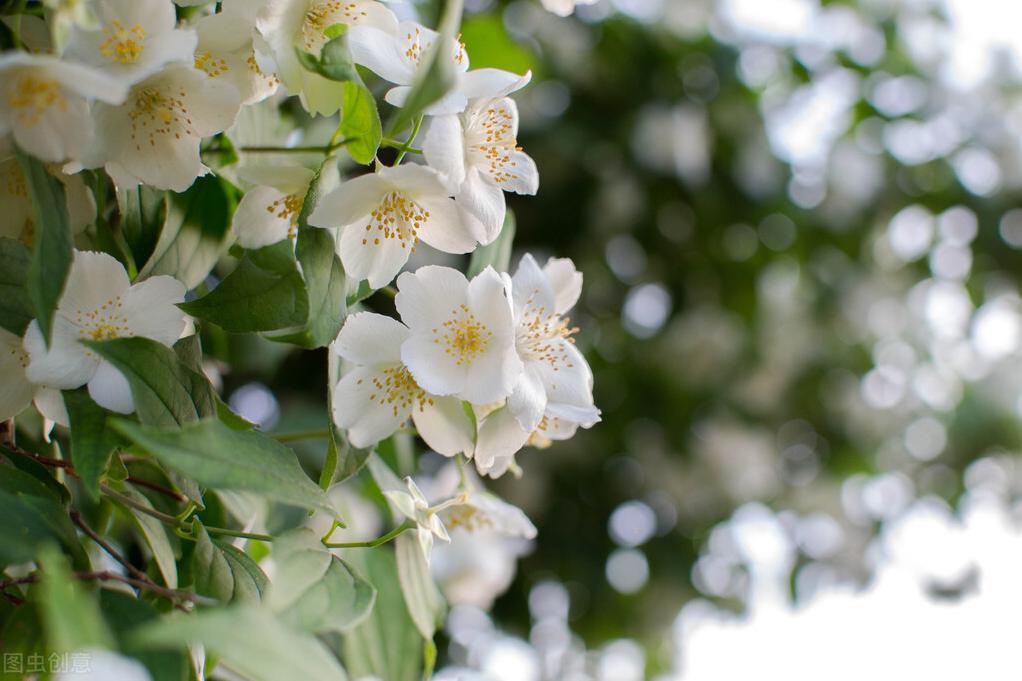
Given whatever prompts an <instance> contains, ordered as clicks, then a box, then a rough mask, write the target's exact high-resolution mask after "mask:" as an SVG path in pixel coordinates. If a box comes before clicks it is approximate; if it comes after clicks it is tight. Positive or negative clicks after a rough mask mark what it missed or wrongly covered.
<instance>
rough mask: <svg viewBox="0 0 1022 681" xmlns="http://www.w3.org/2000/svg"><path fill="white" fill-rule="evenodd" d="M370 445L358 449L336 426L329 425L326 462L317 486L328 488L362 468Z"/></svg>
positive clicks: (367, 456)
mask: <svg viewBox="0 0 1022 681" xmlns="http://www.w3.org/2000/svg"><path fill="white" fill-rule="evenodd" d="M372 453H373V449H372V447H367V448H365V449H359V448H358V447H355V446H354V445H352V444H351V443H350V442H349V441H348V439H347V438H345V437H344V434H343V433H341V432H340V431H339V430H338V429H337V428H334V427H333V426H331V427H330V441H329V443H328V444H327V453H326V462H325V463H324V464H323V473H322V475H320V479H319V486H320V487H322V488H323V489H329V488H330V486H331V485H334V484H336V483H338V482H343V481H344V480H347V479H348V478H350V477H351V476H353V475H355V474H356V473H358V472H359V471H360V470H362V467H363V466H364V465H365V463H366V460H367V459H368V458H369V455H370V454H372Z"/></svg>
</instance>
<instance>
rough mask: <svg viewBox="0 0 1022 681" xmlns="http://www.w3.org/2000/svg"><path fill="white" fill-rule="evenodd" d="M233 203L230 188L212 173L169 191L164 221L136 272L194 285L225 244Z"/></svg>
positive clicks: (198, 282) (217, 256)
mask: <svg viewBox="0 0 1022 681" xmlns="http://www.w3.org/2000/svg"><path fill="white" fill-rule="evenodd" d="M234 204H235V201H234V190H233V189H232V188H230V187H229V186H228V185H226V184H225V183H224V182H223V181H222V180H220V179H219V178H217V177H216V176H214V175H206V176H205V177H200V178H198V179H197V180H195V184H193V185H192V186H191V187H190V188H189V189H188V190H187V191H186V192H184V193H183V194H171V195H170V208H169V210H168V214H167V221H166V223H165V224H164V227H163V230H162V231H161V232H160V238H159V241H157V242H156V246H155V248H154V249H153V254H152V256H151V257H150V258H149V261H148V262H147V263H146V264H145V267H143V268H142V269H141V271H140V273H139V276H140V277H142V278H145V277H149V276H152V275H155V274H169V275H171V276H173V277H175V278H177V279H178V280H179V281H181V282H182V283H184V285H185V286H186V287H187V288H189V289H192V288H195V287H196V286H198V285H199V284H200V283H201V282H202V280H203V279H205V278H206V275H207V274H209V272H210V270H212V269H213V266H214V265H215V264H216V262H217V260H219V259H220V256H221V255H222V254H223V252H224V251H225V250H226V248H227V236H228V234H229V233H230V226H231V215H233V213H234Z"/></svg>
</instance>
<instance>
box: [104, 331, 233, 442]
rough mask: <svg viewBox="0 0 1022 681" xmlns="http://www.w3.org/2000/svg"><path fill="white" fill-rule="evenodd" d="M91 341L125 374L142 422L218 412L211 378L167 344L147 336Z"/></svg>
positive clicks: (169, 422) (178, 421) (177, 421)
mask: <svg viewBox="0 0 1022 681" xmlns="http://www.w3.org/2000/svg"><path fill="white" fill-rule="evenodd" d="M88 345H89V347H90V348H92V349H93V350H95V351H96V352H97V353H99V354H100V355H101V356H102V357H103V358H104V359H106V360H107V361H109V362H110V363H111V364H113V365H114V366H115V367H117V368H118V369H119V370H120V372H121V373H122V374H124V377H125V378H126V379H127V381H128V384H129V385H130V386H131V395H132V397H133V398H134V400H135V411H136V413H137V414H138V419H139V421H141V422H142V423H144V424H147V425H154V426H174V425H182V424H184V423H188V422H190V421H195V420H197V419H199V418H203V417H206V416H213V415H215V414H216V393H215V392H214V391H213V387H212V386H211V385H210V384H209V379H207V378H206V377H205V376H204V375H202V374H201V373H199V372H197V371H195V370H193V369H191V368H189V367H188V366H186V365H185V364H184V363H183V362H182V361H181V359H180V358H179V357H178V355H177V354H176V353H175V352H174V351H173V350H172V349H170V348H168V347H166V346H165V345H161V344H160V343H157V342H156V341H154V340H149V339H148V338H116V339H114V340H108V341H102V342H96V341H91V342H88Z"/></svg>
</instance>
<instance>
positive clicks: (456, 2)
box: [385, 0, 464, 137]
mask: <svg viewBox="0 0 1022 681" xmlns="http://www.w3.org/2000/svg"><path fill="white" fill-rule="evenodd" d="M463 5H464V2H463V0H448V1H447V2H446V3H445V4H444V13H443V16H442V17H441V18H440V26H439V29H438V32H439V33H440V35H439V37H438V38H437V39H436V41H434V43H433V48H432V49H430V50H428V51H427V52H426V54H424V55H423V57H422V59H421V60H420V61H419V67H418V70H417V71H416V76H415V80H414V81H413V82H412V89H411V91H410V92H409V93H408V97H407V98H406V99H405V103H404V106H402V107H401V108H399V109H398V110H397V111H396V112H395V113H394V115H393V117H391V119H390V122H389V123H388V125H387V133H386V135H385V136H386V137H393V136H394V135H395V134H396V133H399V132H401V131H402V130H404V129H405V128H407V127H408V126H409V125H411V123H412V122H413V121H414V120H415V119H416V118H418V117H419V116H420V115H421V114H422V112H423V111H424V110H425V109H426V107H428V106H429V105H430V104H432V103H433V102H435V101H437V100H439V99H440V98H441V97H443V96H444V95H446V94H447V93H448V92H449V91H450V89H451V88H452V87H454V84H455V79H456V77H457V76H456V74H455V72H454V65H453V64H452V63H451V60H450V59H438V58H437V55H439V54H440V53H441V51H442V50H448V49H450V48H451V46H452V42H453V41H454V39H455V37H456V36H457V33H458V27H459V26H460V25H461V12H462V8H463Z"/></svg>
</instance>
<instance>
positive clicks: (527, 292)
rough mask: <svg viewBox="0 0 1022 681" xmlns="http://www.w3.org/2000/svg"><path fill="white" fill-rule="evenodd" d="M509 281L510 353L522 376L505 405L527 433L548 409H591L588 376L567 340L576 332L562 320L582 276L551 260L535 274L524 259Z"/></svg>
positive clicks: (535, 268) (535, 267)
mask: <svg viewBox="0 0 1022 681" xmlns="http://www.w3.org/2000/svg"><path fill="white" fill-rule="evenodd" d="M511 281H512V294H513V299H514V313H515V347H516V349H517V350H518V355H519V356H520V357H521V358H522V362H523V363H524V365H525V370H524V371H523V372H522V373H521V375H520V376H519V377H518V382H517V383H516V384H515V386H514V390H513V391H512V393H511V395H510V397H508V401H507V405H508V408H510V410H511V412H512V413H513V414H514V415H515V417H516V418H517V419H518V422H519V424H520V425H521V426H522V429H523V430H525V432H527V433H531V432H532V431H534V430H536V428H537V427H538V426H539V422H540V420H541V419H542V418H543V414H544V412H545V411H546V409H547V405H548V404H563V405H567V406H570V407H574V408H577V409H593V372H592V371H591V370H590V368H589V364H588V362H586V360H585V357H583V356H582V353H581V352H579V351H578V348H576V347H575V343H574V339H573V338H572V337H571V336H572V334H573V333H574V332H575V331H576V329H573V328H571V327H570V326H569V323H568V319H567V318H566V317H564V316H563V315H564V314H565V313H566V312H567V311H568V310H570V309H571V308H572V307H573V306H574V305H575V302H576V301H577V300H578V297H579V294H580V293H581V290H582V275H581V274H580V273H579V272H578V271H576V270H575V265H574V264H573V263H572V262H571V260H568V259H554V258H551V259H550V260H549V261H548V262H547V264H546V267H544V268H543V269H540V268H539V265H537V264H536V261H535V260H534V259H533V257H532V256H531V255H529V254H526V255H525V256H524V257H523V258H522V260H521V262H520V263H519V265H518V270H517V271H516V272H515V275H514V277H512V280H511Z"/></svg>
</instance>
